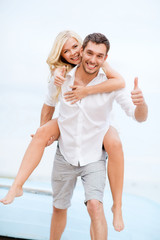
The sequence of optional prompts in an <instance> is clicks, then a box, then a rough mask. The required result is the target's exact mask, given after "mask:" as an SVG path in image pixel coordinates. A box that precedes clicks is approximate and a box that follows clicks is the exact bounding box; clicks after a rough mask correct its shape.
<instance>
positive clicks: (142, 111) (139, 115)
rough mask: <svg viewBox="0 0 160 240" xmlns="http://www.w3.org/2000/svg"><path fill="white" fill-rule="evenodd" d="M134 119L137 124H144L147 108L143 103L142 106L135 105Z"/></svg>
mask: <svg viewBox="0 0 160 240" xmlns="http://www.w3.org/2000/svg"><path fill="white" fill-rule="evenodd" d="M134 115H135V118H136V120H137V121H138V122H144V121H146V119H147V116H148V106H147V104H146V103H145V102H144V103H143V104H142V105H137V106H136V109H135V113H134Z"/></svg>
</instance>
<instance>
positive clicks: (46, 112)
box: [40, 104, 55, 126]
mask: <svg viewBox="0 0 160 240" xmlns="http://www.w3.org/2000/svg"><path fill="white" fill-rule="evenodd" d="M54 111H55V107H51V106H48V105H46V104H43V107H42V110H41V119H40V126H42V125H44V124H45V123H47V122H48V121H50V120H51V119H52V117H53V113H54Z"/></svg>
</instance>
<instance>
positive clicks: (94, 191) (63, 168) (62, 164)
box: [52, 147, 106, 209]
mask: <svg viewBox="0 0 160 240" xmlns="http://www.w3.org/2000/svg"><path fill="white" fill-rule="evenodd" d="M78 176H81V180H82V183H83V186H84V190H85V203H87V201H88V200H91V199H96V200H98V201H100V202H103V193H104V188H105V183H106V160H105V159H103V160H99V161H97V162H94V163H90V164H87V165H85V166H73V165H71V164H69V163H68V162H67V161H66V160H65V159H64V157H63V156H62V154H61V152H60V150H59V148H58V147H57V152H56V155H55V159H54V165H53V170H52V189H53V206H55V207H56V208H59V209H66V208H68V207H69V206H70V205H71V198H72V195H73V190H74V188H75V185H76V182H77V177H78Z"/></svg>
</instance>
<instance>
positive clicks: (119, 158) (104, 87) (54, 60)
mask: <svg viewBox="0 0 160 240" xmlns="http://www.w3.org/2000/svg"><path fill="white" fill-rule="evenodd" d="M80 49H81V39H80V37H79V36H78V35H77V34H76V33H74V32H71V31H64V32H61V33H60V34H59V35H58V36H57V38H56V40H55V42H54V45H53V48H52V50H51V52H50V55H49V57H48V59H47V63H48V65H49V67H50V71H51V76H53V75H55V76H54V79H55V84H56V85H57V86H58V90H57V94H56V96H52V90H50V97H51V98H52V100H53V101H57V97H58V96H57V95H58V93H59V92H60V85H61V84H62V83H63V82H64V81H65V78H64V75H65V72H68V71H70V70H71V69H72V68H73V67H74V66H75V65H77V64H79V63H80V62H81V56H80ZM64 66H65V69H64ZM62 67H63V69H62ZM103 68H104V72H105V74H106V76H107V78H108V80H107V81H105V82H103V83H100V84H98V85H95V86H87V87H80V86H73V91H71V92H68V93H66V96H65V98H66V100H67V101H71V102H72V104H73V103H75V102H76V101H78V100H80V99H81V98H83V97H85V96H87V95H89V94H95V93H102V92H111V91H114V90H118V89H120V88H122V87H124V85H125V83H124V80H123V78H122V77H121V76H120V75H119V74H118V73H117V72H116V71H114V70H113V69H111V68H110V66H109V65H108V64H107V63H105V64H104V66H103ZM49 86H50V88H52V87H53V88H55V86H53V84H52V83H50V85H49ZM44 123H45V124H44ZM41 125H42V126H41V127H40V128H39V129H38V130H37V132H36V134H35V135H34V136H33V139H32V141H31V143H30V144H29V146H28V148H27V150H26V153H25V155H24V157H23V160H22V163H21V166H20V169H19V171H18V174H17V176H16V178H15V180H14V182H13V184H12V186H11V188H10V190H9V192H8V194H7V195H6V197H5V198H3V199H2V200H0V201H1V202H2V203H4V204H9V203H11V202H12V201H13V200H14V198H15V197H18V196H21V195H22V194H23V190H22V186H23V184H24V183H25V181H26V180H27V179H28V177H29V176H30V174H31V173H32V172H33V170H34V169H35V168H36V166H37V165H38V164H39V162H40V160H41V158H42V155H43V152H44V149H45V147H46V145H47V144H48V141H49V140H50V139H51V137H53V136H54V140H56V139H58V137H59V134H60V133H59V128H58V123H57V119H53V120H50V121H48V122H47V123H46V122H45V121H43V120H42V122H41ZM103 145H104V148H105V150H106V151H107V153H108V156H109V161H108V177H109V182H110V186H111V191H112V196H113V206H112V211H113V225H114V228H115V230H117V231H121V230H122V229H123V228H124V223H123V218H122V212H121V205H122V189H123V174H124V173H123V168H124V166H123V165H124V160H123V150H122V145H121V141H120V139H119V136H118V133H117V131H116V130H115V129H114V128H113V127H110V128H109V130H108V131H107V133H106V135H105V137H104V141H103Z"/></svg>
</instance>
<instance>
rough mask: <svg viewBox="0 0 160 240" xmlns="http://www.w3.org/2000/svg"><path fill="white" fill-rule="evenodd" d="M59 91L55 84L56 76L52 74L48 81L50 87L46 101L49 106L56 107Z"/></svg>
mask: <svg viewBox="0 0 160 240" xmlns="http://www.w3.org/2000/svg"><path fill="white" fill-rule="evenodd" d="M57 93H58V91H57V87H56V86H55V85H54V77H53V76H52V77H50V79H49V81H48V88H47V93H46V96H45V101H44V103H45V104H46V105H48V106H51V107H55V106H56V104H57V102H58V99H57V98H58V97H57Z"/></svg>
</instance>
